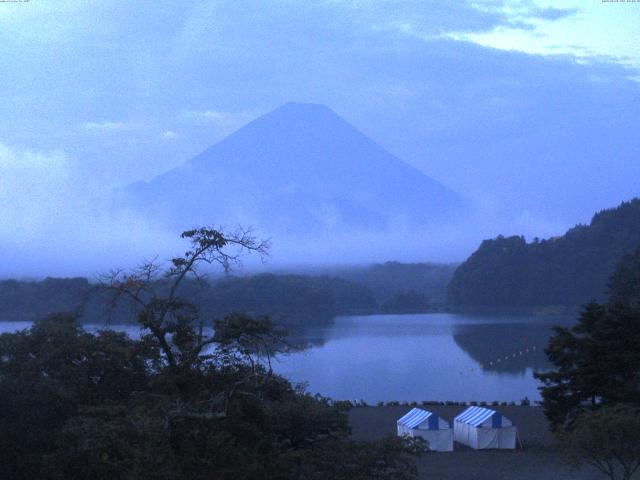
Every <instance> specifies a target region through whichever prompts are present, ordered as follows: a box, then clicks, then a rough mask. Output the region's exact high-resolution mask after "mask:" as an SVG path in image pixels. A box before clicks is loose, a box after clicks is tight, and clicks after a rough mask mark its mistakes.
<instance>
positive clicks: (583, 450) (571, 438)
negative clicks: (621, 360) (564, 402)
mask: <svg viewBox="0 0 640 480" xmlns="http://www.w3.org/2000/svg"><path fill="white" fill-rule="evenodd" d="M563 439H564V441H565V448H566V453H567V454H568V456H569V459H570V460H571V461H572V463H573V464H574V465H576V466H579V465H580V464H582V463H586V464H588V465H591V466H593V467H595V468H597V469H598V470H600V471H601V472H602V473H603V474H605V475H606V476H607V477H608V478H610V479H611V480H630V479H631V478H632V476H633V474H634V473H635V472H636V471H637V470H638V469H639V468H640V408H638V407H631V406H627V405H616V406H613V407H603V408H602V409H600V410H597V411H587V412H584V413H582V414H581V415H580V417H579V418H578V420H577V422H576V425H575V428H574V429H573V430H571V431H570V432H569V433H568V434H566V435H565V436H564V437H563Z"/></svg>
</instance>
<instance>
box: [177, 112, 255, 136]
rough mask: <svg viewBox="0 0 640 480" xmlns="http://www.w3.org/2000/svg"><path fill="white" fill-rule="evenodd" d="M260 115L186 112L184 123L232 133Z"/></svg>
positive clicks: (253, 113)
mask: <svg viewBox="0 0 640 480" xmlns="http://www.w3.org/2000/svg"><path fill="white" fill-rule="evenodd" d="M258 115H259V114H258V113H256V112H250V111H240V112H228V111H224V110H209V109H206V110H186V111H184V112H182V115H181V117H182V119H183V121H185V122H187V123H190V124H193V125H197V126H201V127H205V126H211V127H214V128H216V129H217V130H219V131H220V132H221V133H230V132H232V131H233V130H236V129H238V128H240V127H241V126H243V125H245V124H246V123H248V122H250V121H251V120H253V119H254V118H256V117H257V116H258Z"/></svg>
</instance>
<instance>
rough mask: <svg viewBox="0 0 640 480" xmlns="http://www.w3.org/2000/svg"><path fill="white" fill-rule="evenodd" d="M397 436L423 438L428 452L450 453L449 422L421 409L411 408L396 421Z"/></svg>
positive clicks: (451, 445)
mask: <svg viewBox="0 0 640 480" xmlns="http://www.w3.org/2000/svg"><path fill="white" fill-rule="evenodd" d="M397 426H398V436H406V437H412V438H413V437H421V438H424V439H425V440H426V441H427V443H428V445H429V450H433V451H436V452H451V451H452V450H453V431H452V430H451V426H450V425H449V422H447V421H446V420H443V419H442V418H440V417H439V416H438V415H436V414H435V413H433V412H429V411H427V410H422V409H421V408H412V409H411V410H409V412H408V413H407V414H406V415H404V416H402V417H401V418H400V419H398V421H397Z"/></svg>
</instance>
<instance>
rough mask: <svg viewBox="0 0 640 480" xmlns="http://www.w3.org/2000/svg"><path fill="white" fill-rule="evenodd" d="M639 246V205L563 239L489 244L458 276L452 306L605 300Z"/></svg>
mask: <svg viewBox="0 0 640 480" xmlns="http://www.w3.org/2000/svg"><path fill="white" fill-rule="evenodd" d="M639 245H640V199H634V200H631V201H630V202H623V203H622V204H621V205H619V206H618V207H616V208H612V209H609V210H603V211H601V212H599V213H597V214H596V215H594V217H593V219H592V221H591V224H590V225H588V226H587V225H578V226H576V227H574V228H572V229H571V230H569V231H568V232H567V233H566V234H565V235H563V236H562V237H557V238H552V239H549V240H542V241H534V242H533V243H527V242H526V241H525V239H524V238H523V237H509V238H505V237H502V236H499V237H498V238H496V239H494V240H485V241H484V242H482V244H481V245H480V247H479V248H478V250H476V251H475V252H474V253H473V254H472V255H471V256H470V257H469V258H468V259H467V260H466V261H465V262H464V263H462V264H461V265H460V266H459V267H458V268H457V269H456V271H455V273H454V275H453V278H452V279H451V282H450V283H449V286H448V300H449V303H450V304H452V305H457V306H467V307H535V306H549V305H568V306H577V305H581V304H583V303H586V302H588V301H589V300H600V301H601V300H603V299H604V297H605V295H606V292H607V288H608V287H607V282H608V278H609V276H610V275H611V273H612V272H613V271H614V269H615V267H616V265H617V264H618V262H619V261H620V259H621V258H622V256H623V255H626V254H629V253H631V252H633V251H635V249H636V248H638V246H639Z"/></svg>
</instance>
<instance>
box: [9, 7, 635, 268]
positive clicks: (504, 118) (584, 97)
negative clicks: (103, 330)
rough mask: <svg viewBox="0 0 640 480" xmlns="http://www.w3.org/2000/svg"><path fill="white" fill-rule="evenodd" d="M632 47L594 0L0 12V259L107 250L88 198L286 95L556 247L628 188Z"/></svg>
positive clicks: (178, 155) (631, 181) (106, 230)
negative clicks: (67, 249) (40, 248)
mask: <svg viewBox="0 0 640 480" xmlns="http://www.w3.org/2000/svg"><path fill="white" fill-rule="evenodd" d="M639 39H640V3H631V2H629V3H626V2H625V3H614V2H606V1H601V0H582V1H561V0H559V1H537V0H536V1H534V0H521V1H512V2H503V1H498V0H487V1H473V2H472V1H469V2H464V1H462V0H460V1H458V0H456V1H450V2H446V1H442V0H440V1H430V0H413V1H411V0H409V1H396V0H394V1H358V0H354V1H341V0H326V1H305V2H301V1H275V0H274V1H244V0H230V1H211V2H201V1H197V2H196V1H193V2H191V1H173V2H170V1H162V2H158V1H150V0H149V1H135V2H121V1H117V2H116V1H76V0H55V1H54V0H31V1H29V2H27V3H0V78H1V79H2V94H0V111H2V113H3V115H2V116H0V175H1V176H0V247H1V248H3V249H5V250H6V251H9V250H12V251H13V252H14V256H15V257H16V259H19V258H20V255H21V254H19V253H18V251H17V250H16V248H17V246H18V245H30V244H29V242H34V245H35V244H36V243H35V242H48V244H49V245H50V247H49V248H50V253H51V255H54V254H55V252H56V251H57V250H56V249H57V246H58V245H59V244H61V243H65V244H68V242H69V239H70V238H78V237H82V236H86V237H87V238H92V239H94V238H98V239H99V240H98V243H97V244H98V245H100V244H102V243H103V244H105V245H107V244H109V245H112V244H113V243H114V242H115V239H114V238H115V237H114V236H117V235H116V234H115V233H114V232H113V231H112V229H111V228H110V226H109V222H110V221H111V219H109V218H104V219H99V220H100V221H98V220H96V219H94V220H96V221H94V222H84V223H81V222H79V221H78V220H77V219H78V218H81V216H82V213H83V212H84V211H85V209H86V208H87V206H86V205H85V202H87V198H88V197H87V195H88V194H93V193H95V192H99V191H101V190H103V189H105V188H108V187H111V186H114V185H122V184H126V183H128V182H131V181H134V180H139V179H147V178H150V177H152V176H154V175H156V174H158V173H160V172H162V171H164V170H166V169H168V168H170V167H172V166H175V165H177V164H179V163H182V162H183V161H185V160H187V159H188V158H190V157H191V156H193V155H195V154H197V153H199V152H200V151H201V150H202V149H204V148H205V147H207V146H209V145H211V144H213V143H215V142H216V141H217V140H219V139H221V138H222V137H224V136H225V135H226V134H228V133H230V132H231V131H233V130H234V129H236V128H237V127H239V126H241V125H243V124H244V123H246V122H247V121H249V120H251V119H253V118H255V117H256V116H257V115H259V114H262V113H265V112H267V111H270V110H272V109H273V108H275V107H277V106H279V105H281V104H283V103H285V102H288V101H292V100H293V101H302V102H315V103H323V104H326V105H328V106H330V107H331V108H332V109H333V110H335V111H336V112H337V113H339V114H340V115H341V116H343V117H344V118H345V119H347V120H348V121H350V122H352V123H353V124H354V125H356V126H357V127H358V128H360V129H361V130H362V131H363V132H365V133H366V134H367V135H369V136H370V137H371V138H373V139H374V140H375V141H377V142H378V143H380V144H381V145H383V146H384V147H386V148H387V149H388V150H390V151H391V152H392V153H394V154H395V155H397V156H398V157H400V158H402V159H404V160H405V161H407V162H409V163H410V164H412V165H414V166H416V167H418V168H419V169H421V170H422V171H424V172H425V173H427V174H428V175H430V176H432V177H433V178H436V179H437V180H440V181H442V182H443V183H445V184H446V185H447V186H449V187H451V188H453V189H454V190H457V191H458V192H460V193H462V194H464V195H466V196H468V197H469V198H471V199H473V200H474V201H476V202H477V203H478V204H479V205H481V207H482V208H483V209H486V210H488V211H492V212H493V213H496V212H506V213H508V215H509V217H508V218H509V221H510V223H509V224H508V225H509V226H510V227H505V226H504V225H501V226H500V229H501V231H502V230H504V229H505V228H507V229H508V228H511V230H512V231H503V232H502V233H516V232H517V233H520V232H522V233H525V234H527V235H529V236H531V235H533V234H539V235H540V236H546V235H553V234H557V233H560V232H562V231H563V230H564V229H565V228H566V227H568V226H570V225H572V224H574V223H576V222H578V221H582V222H584V221H588V219H589V218H590V216H591V214H592V213H593V211H594V210H596V209H599V208H603V207H608V206H613V205H615V204H616V203H618V202H619V201H621V200H623V199H628V198H631V197H632V196H634V195H638V194H640V191H639V190H640V188H638V186H639V185H640V182H638V178H640V158H639V157H640V154H639V153H638V152H640V140H639V138H640V135H638V125H640V122H639V120H640V73H639V69H640V48H638V44H639ZM506 213H505V214H506ZM103 220H104V222H103V223H101V222H102V221H103ZM123 221H124V220H123ZM131 222H132V225H135V224H136V220H135V219H131ZM141 228H142V227H141ZM62 231H64V232H65V233H61V232H62ZM497 233H501V232H499V231H496V232H495V234H497ZM150 235H151V237H153V235H152V234H151V233H150ZM145 239H146V237H145ZM479 240H480V238H479V239H478V241H479ZM101 242H102V243H101ZM116 243H117V242H116ZM125 243H126V242H125ZM141 243H144V241H142V240H141ZM38 245H39V244H38ZM87 251H90V248H89V247H87ZM5 271H6V269H5ZM1 273H2V272H0V274H1Z"/></svg>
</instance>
